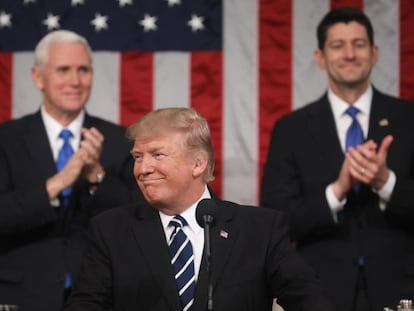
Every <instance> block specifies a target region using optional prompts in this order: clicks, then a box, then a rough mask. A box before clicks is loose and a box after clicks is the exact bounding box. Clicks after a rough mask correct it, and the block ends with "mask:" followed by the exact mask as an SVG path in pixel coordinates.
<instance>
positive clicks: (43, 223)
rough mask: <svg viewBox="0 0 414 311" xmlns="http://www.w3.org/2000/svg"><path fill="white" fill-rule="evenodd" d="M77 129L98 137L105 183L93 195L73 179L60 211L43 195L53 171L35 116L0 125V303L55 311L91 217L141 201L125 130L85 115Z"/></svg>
mask: <svg viewBox="0 0 414 311" xmlns="http://www.w3.org/2000/svg"><path fill="white" fill-rule="evenodd" d="M84 126H85V127H88V128H89V127H91V126H95V127H96V128H98V129H99V130H100V131H101V132H102V134H103V135H104V136H105V141H104V145H103V152H102V155H101V159H100V161H101V164H102V165H103V167H104V168H105V170H106V176H105V178H104V180H103V182H102V184H101V185H99V187H98V189H97V191H96V193H95V194H94V195H90V193H89V188H90V185H88V184H87V183H86V182H85V181H84V180H78V182H76V184H75V185H74V186H73V193H72V196H71V202H70V206H69V207H67V208H65V209H63V208H59V207H53V206H51V204H50V202H49V199H48V194H47V192H46V187H45V183H46V179H47V178H49V177H51V176H52V175H54V174H55V173H56V166H55V162H54V160H53V156H52V151H51V148H50V146H49V141H48V138H47V134H46V130H45V128H44V125H43V122H42V119H41V116H40V112H37V113H35V114H32V115H28V116H26V117H23V118H21V119H18V120H12V121H9V122H6V123H3V124H1V125H0V304H16V305H18V306H19V307H20V308H19V311H37V310H39V311H40V310H42V311H47V310H50V311H58V310H60V309H61V307H62V303H63V299H62V295H63V289H64V288H63V287H64V286H63V279H64V274H65V272H67V271H69V272H70V274H71V275H72V276H73V277H75V276H76V275H77V273H78V269H79V265H80V258H81V253H82V251H83V249H84V244H85V232H86V227H87V225H88V223H89V220H90V218H91V217H92V216H94V215H96V214H97V213H99V212H101V211H103V210H106V209H108V208H111V207H114V206H117V205H119V204H124V203H126V202H129V201H132V200H135V199H137V198H139V197H140V193H139V192H138V190H137V186H136V183H135V181H134V178H133V174H132V163H133V162H132V157H131V156H130V154H129V151H130V148H131V147H132V144H131V143H130V142H128V141H127V140H126V138H125V134H124V129H123V128H121V127H120V126H117V125H114V124H112V123H109V122H107V121H104V120H101V119H98V118H94V117H91V116H89V115H86V117H85V124H84Z"/></svg>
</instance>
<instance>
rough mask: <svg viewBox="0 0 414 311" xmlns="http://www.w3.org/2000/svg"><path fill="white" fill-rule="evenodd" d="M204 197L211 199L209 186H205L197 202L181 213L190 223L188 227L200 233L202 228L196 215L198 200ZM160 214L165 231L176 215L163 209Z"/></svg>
mask: <svg viewBox="0 0 414 311" xmlns="http://www.w3.org/2000/svg"><path fill="white" fill-rule="evenodd" d="M202 199H211V194H210V192H209V190H208V187H207V186H205V189H204V192H203V194H202V195H201V197H200V198H199V199H198V200H197V201H196V202H194V203H193V204H192V205H191V206H190V207H188V208H187V209H186V210H185V211H184V212H182V213H181V214H180V215H181V216H183V217H184V218H185V220H186V221H187V223H188V227H189V228H190V230H191V231H193V232H194V233H195V234H198V233H199V232H200V230H202V228H201V227H200V225H199V224H198V223H197V220H196V216H195V214H196V209H197V205H198V202H200V201H201V200H202ZM159 214H160V218H161V222H162V225H163V227H164V231H165V230H166V229H167V228H168V225H169V223H170V220H171V219H172V218H173V217H174V216H171V215H167V214H164V213H162V212H161V211H159Z"/></svg>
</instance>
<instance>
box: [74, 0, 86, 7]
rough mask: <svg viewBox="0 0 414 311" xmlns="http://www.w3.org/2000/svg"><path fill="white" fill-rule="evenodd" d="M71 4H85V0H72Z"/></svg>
mask: <svg viewBox="0 0 414 311" xmlns="http://www.w3.org/2000/svg"><path fill="white" fill-rule="evenodd" d="M71 4H72V6H77V5H78V4H85V0H72V3H71Z"/></svg>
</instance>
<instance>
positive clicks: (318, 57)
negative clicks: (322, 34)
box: [313, 49, 326, 70]
mask: <svg viewBox="0 0 414 311" xmlns="http://www.w3.org/2000/svg"><path fill="white" fill-rule="evenodd" d="M313 59H314V60H315V62H316V63H317V64H318V66H319V67H320V68H321V69H323V70H325V69H326V65H325V57H324V55H323V51H322V50H320V49H316V50H315V52H313Z"/></svg>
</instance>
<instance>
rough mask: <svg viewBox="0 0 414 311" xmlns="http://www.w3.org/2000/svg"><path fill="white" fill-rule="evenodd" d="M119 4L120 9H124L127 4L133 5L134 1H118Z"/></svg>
mask: <svg viewBox="0 0 414 311" xmlns="http://www.w3.org/2000/svg"><path fill="white" fill-rule="evenodd" d="M118 2H119V6H120V7H124V6H125V5H127V4H129V5H132V0H118Z"/></svg>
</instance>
